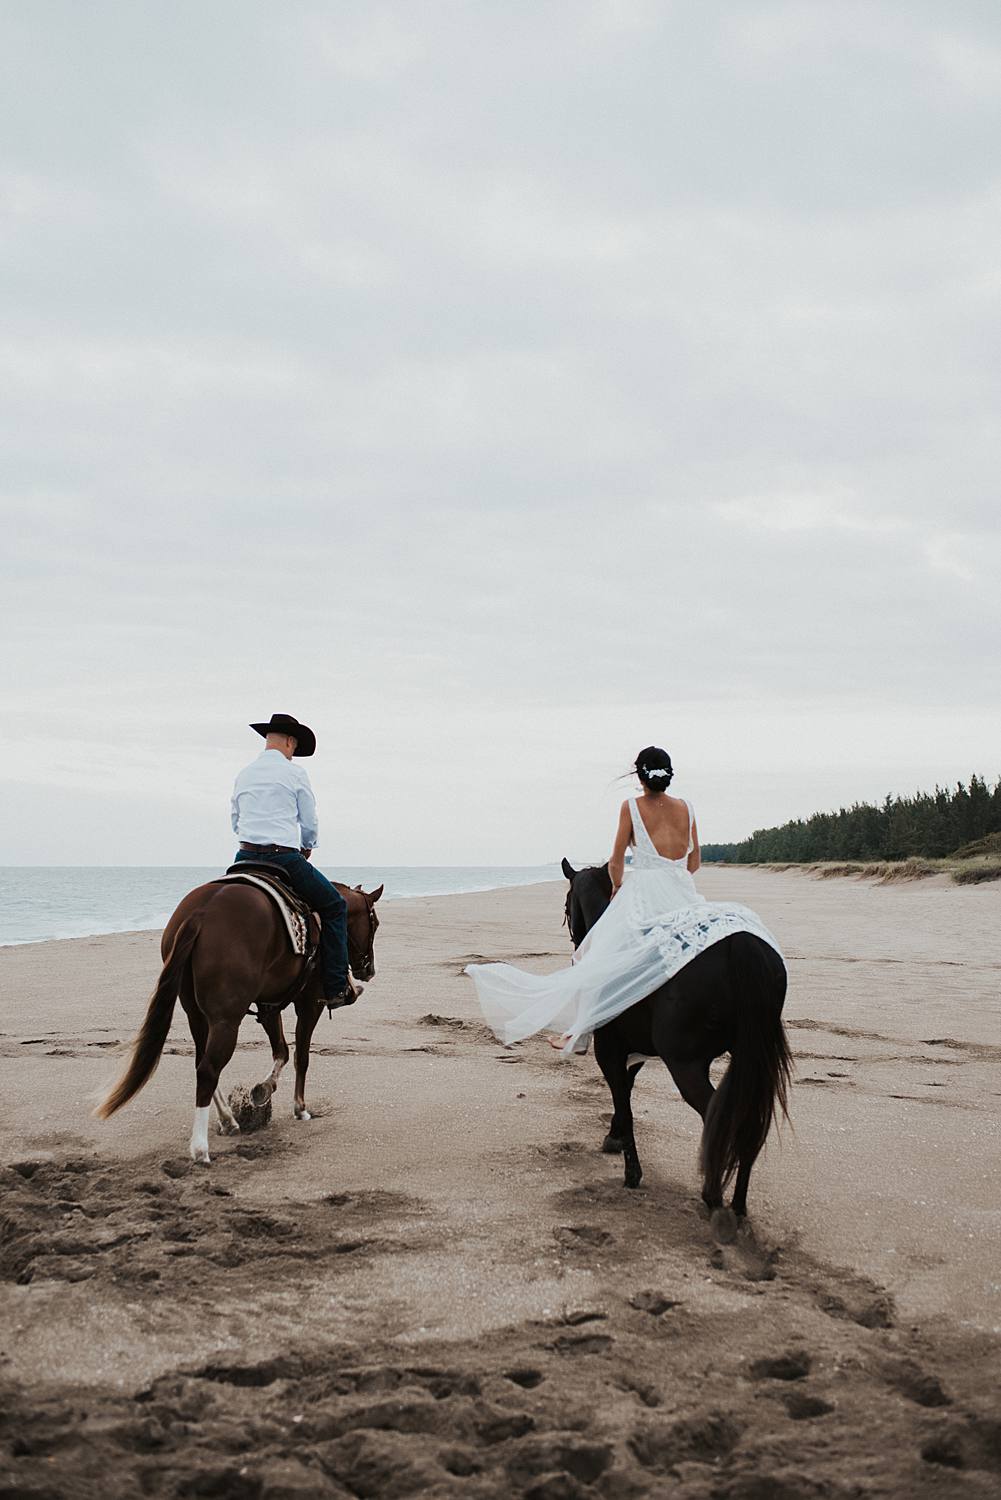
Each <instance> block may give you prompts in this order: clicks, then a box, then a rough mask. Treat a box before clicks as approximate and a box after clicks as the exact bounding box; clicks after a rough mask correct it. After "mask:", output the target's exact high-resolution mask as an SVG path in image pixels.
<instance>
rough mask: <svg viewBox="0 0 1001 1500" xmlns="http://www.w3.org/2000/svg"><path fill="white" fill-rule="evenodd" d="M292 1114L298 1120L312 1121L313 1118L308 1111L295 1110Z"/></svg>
mask: <svg viewBox="0 0 1001 1500" xmlns="http://www.w3.org/2000/svg"><path fill="white" fill-rule="evenodd" d="M292 1113H293V1114H294V1115H295V1117H296V1119H297V1120H311V1119H312V1118H313V1116H312V1115H311V1114H310V1112H309V1110H308V1109H294V1110H293V1111H292Z"/></svg>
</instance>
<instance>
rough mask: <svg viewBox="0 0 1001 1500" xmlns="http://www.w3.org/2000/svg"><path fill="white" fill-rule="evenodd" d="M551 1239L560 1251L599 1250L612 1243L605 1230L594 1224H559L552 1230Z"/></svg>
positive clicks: (611, 1237) (610, 1236)
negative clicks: (552, 1238)
mask: <svg viewBox="0 0 1001 1500" xmlns="http://www.w3.org/2000/svg"><path fill="white" fill-rule="evenodd" d="M553 1237H554V1239H555V1240H556V1243H557V1244H558V1245H559V1246H560V1248H561V1249H562V1250H570V1251H587V1250H600V1249H602V1248H603V1247H604V1246H605V1245H610V1244H611V1243H612V1239H613V1236H612V1235H610V1234H609V1232H608V1230H607V1229H599V1228H598V1226H597V1225H596V1224H561V1225H560V1226H559V1228H557V1229H554V1230H553Z"/></svg>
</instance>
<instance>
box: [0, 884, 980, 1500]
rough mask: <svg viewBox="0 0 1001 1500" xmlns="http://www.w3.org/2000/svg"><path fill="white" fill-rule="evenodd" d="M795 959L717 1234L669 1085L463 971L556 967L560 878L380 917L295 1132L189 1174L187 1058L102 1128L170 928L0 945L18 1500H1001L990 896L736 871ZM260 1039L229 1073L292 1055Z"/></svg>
mask: <svg viewBox="0 0 1001 1500" xmlns="http://www.w3.org/2000/svg"><path fill="white" fill-rule="evenodd" d="M699 883H700V886H701V888H702V890H703V892H704V893H705V894H706V895H707V896H710V897H716V898H720V899H723V898H732V899H736V900H742V901H745V902H746V903H747V904H748V905H751V906H753V907H754V908H755V909H756V910H757V911H759V912H760V913H761V915H762V916H763V917H764V919H765V920H766V921H767V922H768V923H769V925H770V926H771V927H772V929H773V930H774V931H775V932H776V933H777V934H778V935H779V936H780V938H781V940H782V941H783V943H784V945H785V948H786V952H787V957H788V960H789V968H790V978H791V984H790V993H789V1000H788V1003H787V1010H786V1017H787V1022H788V1024H789V1030H790V1040H791V1043H792V1046H793V1049H794V1051H795V1053H796V1058H797V1071H796V1084H795V1087H794V1091H793V1103H792V1115H793V1129H792V1130H789V1129H788V1128H787V1129H786V1130H785V1132H784V1133H783V1135H782V1137H781V1139H780V1140H775V1139H773V1141H772V1143H771V1144H770V1146H769V1148H768V1151H767V1153H766V1155H765V1157H764V1158H763V1159H762V1160H761V1162H760V1163H759V1165H758V1167H757V1168H756V1170H755V1174H754V1177H753V1178H752V1182H751V1193H750V1210H751V1222H750V1225H749V1226H748V1227H747V1229H745V1230H744V1231H743V1232H742V1233H741V1234H740V1236H739V1237H738V1238H737V1240H736V1241H735V1242H733V1243H717V1241H716V1239H715V1238H714V1236H713V1233H712V1231H711V1226H710V1225H709V1224H708V1223H707V1222H706V1220H705V1217H704V1215H703V1212H702V1210H701V1206H700V1204H699V1203H698V1199H697V1191H698V1178H697V1172H696V1151H697V1144H698V1126H699V1122H698V1120H697V1119H696V1117H695V1116H694V1115H693V1114H692V1113H691V1111H690V1110H689V1109H688V1108H687V1106H686V1105H685V1104H684V1103H683V1102H682V1101H681V1100H680V1099H679V1098H678V1096H677V1094H676V1093H675V1092H674V1090H673V1089H672V1088H671V1086H670V1080H669V1078H668V1077H667V1075H666V1073H665V1071H664V1070H663V1069H662V1068H660V1067H659V1066H657V1067H656V1068H655V1066H654V1065H652V1064H651V1065H648V1066H647V1068H646V1069H645V1070H644V1072H643V1074H642V1075H641V1077H640V1080H639V1082H638V1084H637V1089H636V1096H635V1097H636V1106H637V1108H636V1114H637V1139H638V1145H639V1150H640V1154H641V1157H642V1160H643V1165H644V1172H645V1176H644V1181H643V1186H642V1188H641V1189H640V1190H639V1191H638V1192H633V1193H630V1192H627V1191H626V1190H624V1189H623V1188H622V1186H621V1162H620V1161H619V1159H617V1158H615V1157H607V1156H603V1155H601V1153H600V1150H599V1146H600V1141H601V1138H602V1135H603V1134H604V1130H605V1121H607V1117H608V1113H609V1101H608V1095H607V1091H606V1089H605V1086H604V1083H603V1081H602V1080H601V1077H600V1075H599V1074H598V1072H597V1069H596V1067H595V1064H594V1062H593V1059H592V1058H590V1057H588V1058H583V1059H575V1060H573V1061H570V1062H566V1061H563V1060H562V1059H561V1058H560V1057H559V1056H558V1055H557V1054H556V1053H555V1052H553V1051H552V1049H551V1048H549V1047H548V1046H547V1045H546V1043H545V1042H544V1040H543V1039H541V1038H538V1039H533V1040H531V1041H529V1042H527V1043H525V1044H524V1045H523V1046H521V1047H518V1048H515V1049H513V1050H512V1051H506V1050H505V1049H503V1048H501V1047H500V1046H499V1045H498V1044H497V1043H496V1042H495V1041H494V1040H493V1039H492V1038H491V1036H490V1035H489V1033H487V1032H486V1031H485V1030H484V1028H483V1026H482V1024H481V1023H480V1020H479V1016H478V1012H477V1011H476V1009H475V1001H474V998H473V994H472V986H471V984H470V982H469V981H468V980H467V979H466V978H464V977H463V976H462V974H461V970H462V967H463V965H464V964H465V963H467V962H469V960H470V959H471V958H472V957H474V956H483V957H487V958H505V959H511V960H513V961H515V962H519V963H523V964H524V965H525V966H526V967H533V968H538V969H540V970H543V969H547V968H552V967H557V966H559V965H560V964H562V963H565V962H566V961H567V957H568V947H567V939H566V933H565V930H564V929H561V926H560V922H561V918H562V906H563V892H564V887H563V886H562V885H548V886H536V887H530V888H523V889H520V890H508V891H503V892H497V893H490V894H482V893H478V894H476V895H471V896H455V897H439V898H435V899H433V900H420V901H407V902H397V903H384V904H383V906H382V907H381V908H380V911H381V915H382V919H383V925H382V928H381V930H380V933H379V940H378V946H377V959H378V962H379V970H380V972H379V974H378V976H377V978H376V980H375V981H374V983H373V984H372V985H371V986H370V988H369V989H368V990H367V992H366V994H365V997H364V999H363V1001H362V1002H361V1004H360V1005H359V1006H357V1007H356V1008H354V1009H353V1010H350V1011H346V1012H341V1013H339V1014H337V1015H335V1017H334V1018H333V1019H332V1020H328V1019H326V1018H324V1020H323V1021H322V1022H321V1024H320V1026H319V1028H318V1031H317V1037H316V1043H317V1045H316V1047H315V1049H314V1058H313V1063H312V1066H311V1069H310V1075H309V1080H308V1085H307V1101H308V1103H309V1106H310V1108H311V1109H312V1110H313V1111H314V1116H315V1117H314V1119H313V1120H312V1121H310V1122H308V1123H299V1122H295V1121H294V1120H293V1119H292V1118H291V1078H290V1076H289V1074H288V1073H286V1075H285V1076H284V1077H283V1079H282V1082H281V1085H280V1087H279V1093H278V1095H277V1098H276V1101H275V1111H274V1117H273V1120H272V1123H271V1124H270V1125H269V1126H268V1127H267V1128H266V1129H265V1130H263V1131H260V1132H258V1133H254V1134H248V1135H245V1136H238V1137H232V1138H222V1137H217V1136H213V1137H212V1142H213V1151H214V1160H213V1163H212V1165H211V1167H209V1168H207V1169H206V1168H194V1167H192V1166H191V1165H190V1163H189V1162H188V1161H187V1158H186V1144H187V1137H188V1134H189V1131H190V1121H191V1105H192V1088H193V1085H192V1058H191V1046H190V1040H189V1038H188V1036H187V1033H186V1030H185V1027H184V1022H183V1016H182V1015H181V1014H180V1012H178V1015H177V1016H175V1021H174V1025H173V1028H172V1031H171V1036H170V1039H169V1041H168V1044H167V1051H166V1053H165V1056H164V1059H163V1062H162V1063H161V1066H160V1070H159V1072H158V1073H157V1074H156V1076H155V1077H154V1079H153V1081H152V1082H151V1083H150V1084H149V1085H148V1087H147V1088H146V1090H145V1091H144V1092H143V1093H142V1094H140V1095H139V1096H138V1097H137V1099H135V1100H134V1101H133V1102H132V1103H131V1104H130V1105H128V1106H127V1107H126V1108H125V1109H124V1110H123V1111H122V1112H121V1113H120V1114H119V1115H118V1116H116V1117H115V1118H114V1119H113V1120H112V1121H110V1122H107V1123H104V1124H102V1123H100V1122H97V1121H95V1120H93V1119H91V1118H90V1116H89V1113H88V1110H89V1107H90V1104H91V1102H92V1099H93V1097H94V1096H95V1095H96V1094H97V1093H99V1092H100V1091H101V1090H102V1089H103V1087H104V1086H105V1085H106V1084H107V1083H108V1082H109V1081H110V1079H111V1078H112V1077H113V1076H114V1075H115V1074H116V1072H117V1071H118V1069H119V1068H120V1066H121V1059H120V1058H119V1057H117V1056H116V1055H114V1054H115V1052H116V1046H117V1044H118V1043H119V1042H124V1041H127V1040H128V1039H129V1037H130V1036H131V1034H132V1032H133V1031H134V1029H135V1026H136V1025H137V1023H138V1020H139V1018H140V1016H141V1013H142V1010H143V1007H144V1004H145V998H146V996H147V994H148V992H149V990H150V989H151V987H152V983H153V981H154V979H155V976H156V973H157V972H158V968H159V959H158V950H157V939H156V935H155V934H128V935H121V936H115V937H101V938H93V939H84V940H75V941H69V942H60V943H45V944H38V945H31V946H25V947H20V948H9V949H4V950H0V1033H2V1034H0V1070H2V1085H3V1086H2V1089H0V1140H2V1151H0V1161H2V1162H3V1163H5V1166H4V1167H3V1168H2V1176H0V1182H2V1188H3V1210H2V1240H0V1328H2V1337H0V1382H2V1384H3V1387H4V1389H3V1391H2V1392H0V1413H2V1415H0V1497H2V1496H4V1495H11V1496H13V1495H15V1494H16V1495H18V1496H20V1495H36V1496H39V1497H41V1496H50V1497H55V1496H57V1495H58V1496H65V1495H81V1496H83V1495H92V1494H93V1495H96V1494H100V1495H102V1496H107V1497H112V1496H118V1495H122V1496H125V1495H129V1496H134V1495H135V1494H137V1493H139V1494H145V1495H161V1494H162V1495H171V1496H173V1495H177V1496H182V1495H220V1496H231V1495H232V1496H237V1497H244V1496H246V1497H250V1500H281V1497H287V1496H307V1495H318V1496H326V1495H330V1496H335V1495H359V1496H369V1495H371V1496H395V1495H409V1494H414V1495H443V1496H444V1495H463V1496H466V1495H469V1496H480V1495H482V1496H495V1495H496V1496H501V1495H505V1496H506V1495H525V1496H531V1497H533V1500H561V1497H567V1496H570V1497H572V1496H578V1495H589V1494H595V1495H604V1496H607V1497H610V1500H611V1497H616V1496H624V1497H625V1496H633V1495H645V1494H649V1495H666V1494H670V1495H680V1496H685V1497H689V1496H690V1497H693V1500H694V1497H703V1496H704V1497H709V1496H712V1497H716V1496H719V1497H731V1496H732V1497H739V1500H758V1497H760V1500H765V1497H778V1500H796V1497H800V1496H803V1497H808V1496H809V1497H813V1496H821V1495H839V1496H840V1495H846V1496H847V1495H858V1494H867V1495H868V1494H882V1495H926V1494H927V1495H932V1494H934V1495H936V1496H942V1495H952V1494H956V1495H976V1496H979V1495H985V1496H986V1495H994V1494H996V1493H997V1489H998V1485H999V1483H1001V1420H999V1414H998V1410H997V1396H996V1389H997V1374H998V1369H999V1361H998V1356H999V1352H1001V1263H999V1255H998V1251H997V1246H998V1244H999V1242H1001V1236H999V1230H1001V1210H999V1206H998V1182H999V1174H998V1166H999V1163H1001V1083H999V1081H998V1080H999V1072H998V1061H999V1060H1001V1019H999V1017H1001V1004H999V980H1001V923H999V921H998V917H999V915H1001V890H999V888H998V887H992V886H981V887H966V888H960V887H956V886H953V885H950V884H948V883H947V882H945V881H944V880H942V881H940V880H933V881H925V882H920V883H917V884H911V885H906V886H885V887H880V886H873V885H872V884H870V883H868V882H858V881H855V880H838V881H823V882H821V881H818V880H815V879H813V878H811V877H809V876H807V875H804V874H802V873H799V872H788V873H785V874H774V873H769V872H764V871H759V870H728V869H710V870H707V871H704V872H702V874H701V875H700V877H699ZM268 1062H269V1059H268V1052H267V1049H266V1046H265V1043H264V1037H263V1033H261V1032H260V1030H259V1028H257V1027H256V1026H255V1025H254V1023H253V1022H252V1021H248V1022H246V1023H245V1026H244V1031H243V1035H242V1040H241V1045H240V1047H239V1049H238V1052H237V1054H236V1057H235V1058H234V1060H233V1062H232V1064H231V1065H230V1068H229V1070H228V1072H227V1075H226V1077H225V1079H224V1087H225V1088H226V1089H229V1088H231V1087H232V1086H234V1085H236V1084H248V1083H253V1082H255V1081H256V1080H257V1079H259V1078H262V1077H263V1076H264V1075H265V1074H266V1073H267V1071H268Z"/></svg>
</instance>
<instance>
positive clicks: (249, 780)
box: [232, 714, 363, 1008]
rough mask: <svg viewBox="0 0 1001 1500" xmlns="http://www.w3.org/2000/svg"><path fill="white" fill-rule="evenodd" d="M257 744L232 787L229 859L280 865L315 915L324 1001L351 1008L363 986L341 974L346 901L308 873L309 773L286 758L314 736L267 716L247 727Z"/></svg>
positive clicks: (302, 751)
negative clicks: (236, 845)
mask: <svg viewBox="0 0 1001 1500" xmlns="http://www.w3.org/2000/svg"><path fill="white" fill-rule="evenodd" d="M250 727H251V729H254V730H256V731H257V733H258V734H259V735H262V736H263V738H264V749H263V750H262V751H261V753H260V755H259V756H258V757H257V759H256V760H253V761H251V763H250V765H249V766H246V767H245V768H244V769H243V770H242V771H241V772H240V774H239V776H238V777H237V778H236V782H235V784H234V786H233V804H232V810H233V832H234V833H235V834H236V836H237V838H238V839H239V840H240V851H239V853H238V854H237V856H236V861H235V862H236V863H237V864H240V863H253V864H269V865H280V866H281V868H282V870H284V872H285V874H286V875H287V877H288V882H289V885H291V887H292V889H293V890H294V891H295V893H296V895H297V896H301V897H302V899H303V900H304V901H305V902H307V903H308V905H309V906H310V907H311V908H312V910H313V911H315V912H316V913H317V914H318V916H319V918H320V968H321V970H322V973H323V1003H324V1005H327V1006H330V1007H331V1008H333V1007H335V1006H338V1005H353V1004H354V1002H355V1001H356V1000H357V999H358V996H359V995H360V994H361V992H362V988H363V986H362V985H360V984H355V982H354V980H353V979H352V978H351V976H350V975H349V974H348V927H347V906H346V904H345V901H344V897H343V896H342V895H341V893H340V891H338V890H337V889H335V887H334V886H332V885H331V883H330V881H329V880H328V879H327V877H326V876H325V875H321V874H320V872H319V870H314V869H313V867H312V866H311V865H310V864H309V862H308V861H309V857H310V855H311V854H312V852H313V850H314V849H315V848H316V839H317V832H318V826H319V825H318V820H317V816H316V800H315V798H314V797H313V788H312V787H311V786H310V784H309V777H308V776H307V775H306V772H305V770H304V769H303V768H302V766H294V765H293V764H292V760H293V757H295V758H299V759H305V757H306V756H308V755H312V753H313V751H314V750H315V749H316V735H315V734H314V733H313V731H312V730H311V729H309V728H307V726H306V725H305V724H300V723H299V721H298V719H293V717H292V715H291V714H272V715H271V718H270V720H269V722H268V723H267V724H251V726H250Z"/></svg>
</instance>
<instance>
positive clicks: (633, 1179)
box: [625, 1167, 643, 1188]
mask: <svg viewBox="0 0 1001 1500" xmlns="http://www.w3.org/2000/svg"><path fill="white" fill-rule="evenodd" d="M642 1181H643V1173H642V1171H641V1170H640V1168H639V1167H637V1168H636V1171H635V1172H627V1173H626V1177H625V1186H626V1187H627V1188H638V1187H639V1185H640V1183H641V1182H642Z"/></svg>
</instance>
